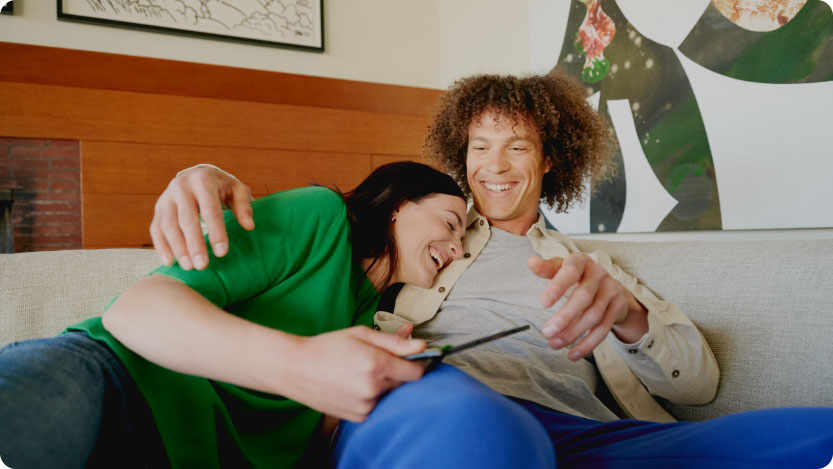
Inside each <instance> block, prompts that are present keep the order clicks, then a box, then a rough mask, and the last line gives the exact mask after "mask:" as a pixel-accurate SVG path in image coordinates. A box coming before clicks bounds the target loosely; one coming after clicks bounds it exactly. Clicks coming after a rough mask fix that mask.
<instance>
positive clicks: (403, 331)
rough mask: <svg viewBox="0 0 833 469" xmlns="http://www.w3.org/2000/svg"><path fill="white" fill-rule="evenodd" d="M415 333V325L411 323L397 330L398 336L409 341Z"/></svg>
mask: <svg viewBox="0 0 833 469" xmlns="http://www.w3.org/2000/svg"><path fill="white" fill-rule="evenodd" d="M413 333H414V325H413V324H411V323H409V322H406V323H405V324H402V325H401V326H399V327H397V328H396V335H397V336H399V337H402V338H403V339H407V338H408V337H410V336H411V334H413Z"/></svg>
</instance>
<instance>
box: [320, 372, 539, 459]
mask: <svg viewBox="0 0 833 469" xmlns="http://www.w3.org/2000/svg"><path fill="white" fill-rule="evenodd" d="M339 430H340V434H339V435H338V440H337V442H336V447H335V451H334V454H333V459H334V462H335V463H337V464H338V467H341V468H390V467H397V468H425V467H442V468H457V467H459V468H469V467H477V468H535V469H539V468H547V467H554V465H555V460H554V456H553V448H552V442H551V441H550V439H549V437H548V436H547V433H546V432H545V431H544V428H543V427H542V426H541V424H540V423H539V422H538V421H537V420H536V419H535V418H534V417H533V415H532V414H531V413H530V412H529V411H527V410H526V409H524V408H523V407H521V406H520V405H518V404H517V403H515V402H513V401H512V400H510V399H509V398H507V397H505V396H502V395H500V394H498V393H496V392H494V391H493V390H491V389H489V388H488V387H486V386H485V385H484V384H482V383H480V382H479V381H477V380H475V379H473V378H471V377H470V376H468V375H467V374H465V373H463V372H462V371H460V370H458V369H456V368H454V367H451V366H448V365H443V364H441V365H440V366H438V367H437V368H436V369H435V370H433V371H431V372H429V373H427V374H426V375H425V376H424V377H423V378H422V379H420V380H418V381H413V382H409V383H405V384H403V385H402V386H400V387H399V388H397V389H394V390H393V391H391V392H390V393H389V394H388V395H386V396H385V397H383V398H382V399H381V400H380V401H379V403H378V405H377V406H376V408H375V409H374V410H373V412H371V413H370V415H369V416H368V418H367V420H366V421H365V422H364V423H358V424H357V423H351V422H342V424H341V428H340V429H339Z"/></svg>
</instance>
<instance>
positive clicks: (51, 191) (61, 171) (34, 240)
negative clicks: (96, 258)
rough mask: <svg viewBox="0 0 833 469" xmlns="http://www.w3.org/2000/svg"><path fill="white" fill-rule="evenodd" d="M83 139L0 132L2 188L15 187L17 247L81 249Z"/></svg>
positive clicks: (13, 218) (14, 216)
mask: <svg viewBox="0 0 833 469" xmlns="http://www.w3.org/2000/svg"><path fill="white" fill-rule="evenodd" d="M80 156H81V148H80V145H79V142H78V141H71V140H48V139H22V138H8V137H0V189H13V190H14V199H15V200H14V205H13V209H12V222H13V224H14V251H15V252H28V251H55V250H60V249H81V190H80V189H81V187H80V186H81V158H80Z"/></svg>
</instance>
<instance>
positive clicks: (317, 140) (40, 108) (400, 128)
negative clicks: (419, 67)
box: [0, 82, 429, 155]
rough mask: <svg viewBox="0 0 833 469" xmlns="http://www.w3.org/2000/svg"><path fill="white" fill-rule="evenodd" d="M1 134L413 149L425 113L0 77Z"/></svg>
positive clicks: (407, 151)
mask: <svg viewBox="0 0 833 469" xmlns="http://www.w3.org/2000/svg"><path fill="white" fill-rule="evenodd" d="M0 103H3V104H2V107H0V129H2V131H3V133H4V135H2V136H11V137H29V138H44V137H47V138H61V139H73V138H76V139H79V140H98V141H102V140H103V141H119V142H151V143H165V144H172V145H177V144H184V145H213V146H235V147H249V148H279V149H293V150H303V151H332V152H338V151H345V150H350V151H355V152H363V153H389V154H395V155H400V154H401V155H408V154H413V153H415V152H416V153H418V152H419V148H420V147H421V146H422V139H423V135H424V133H425V129H426V128H427V126H428V123H429V120H428V118H426V117H422V116H410V115H401V114H381V113H372V112H367V111H346V110H342V109H327V108H319V107H308V106H293V105H284V104H270V103H252V102H244V101H231V100H223V99H211V98H193V97H187V96H172V95H157V94H147V93H136V92H125V91H109V90H90V89H80V88H66V87H60V86H47V85H31V84H25V83H10V82H0Z"/></svg>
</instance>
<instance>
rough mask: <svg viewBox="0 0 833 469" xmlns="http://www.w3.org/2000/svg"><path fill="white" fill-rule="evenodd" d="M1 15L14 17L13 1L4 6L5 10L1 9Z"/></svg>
mask: <svg viewBox="0 0 833 469" xmlns="http://www.w3.org/2000/svg"><path fill="white" fill-rule="evenodd" d="M0 14H3V15H14V0H12V1H11V2H9V3H7V4H5V5H3V8H2V9H0Z"/></svg>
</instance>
